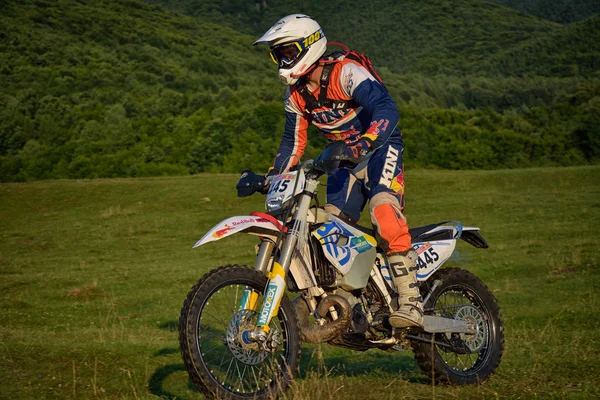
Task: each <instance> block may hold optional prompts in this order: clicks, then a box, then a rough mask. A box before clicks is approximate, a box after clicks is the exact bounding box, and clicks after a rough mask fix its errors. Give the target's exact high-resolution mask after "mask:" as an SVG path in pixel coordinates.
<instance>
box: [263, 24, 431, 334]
mask: <svg viewBox="0 0 600 400" xmlns="http://www.w3.org/2000/svg"><path fill="white" fill-rule="evenodd" d="M257 44H268V45H269V47H270V49H271V57H272V59H273V61H275V62H276V63H277V64H278V67H279V79H280V80H281V81H282V82H283V83H284V84H286V85H287V86H288V87H287V90H286V93H285V100H284V105H285V111H286V122H285V128H284V133H283V137H282V140H281V144H280V146H279V149H278V152H277V156H276V157H275V161H274V164H273V167H272V169H271V171H274V172H280V171H281V172H283V171H286V170H289V169H290V168H291V167H293V166H294V165H295V164H296V163H297V162H298V160H299V159H300V157H301V156H302V154H303V153H304V149H305V147H306V142H307V129H308V126H309V124H311V123H312V124H313V125H315V126H316V127H317V128H318V129H319V131H320V132H321V133H322V134H323V135H324V136H325V137H326V138H327V139H328V140H330V141H336V140H344V141H345V142H346V149H345V154H346V155H348V156H352V157H354V158H358V157H360V156H366V157H367V159H366V160H365V161H363V162H361V163H360V164H359V165H358V166H357V167H356V168H355V169H353V170H352V171H350V170H348V169H338V170H336V171H334V172H333V173H332V174H331V175H330V176H329V177H328V182H327V183H328V187H327V204H326V206H325V210H326V211H327V212H329V213H332V214H335V215H338V216H340V217H341V218H342V219H346V220H349V221H351V222H354V223H357V222H358V220H359V217H360V212H361V211H362V209H363V208H364V206H365V204H366V201H367V200H369V213H370V216H371V222H372V223H373V226H374V227H375V229H376V231H377V236H378V241H379V245H380V246H381V247H382V248H383V249H384V250H385V251H386V253H387V257H388V260H389V263H390V270H391V271H392V275H393V280H394V284H395V286H396V289H397V290H398V293H399V295H400V300H399V307H398V310H397V311H395V312H394V313H392V315H391V316H390V320H389V321H390V324H391V325H392V326H393V327H395V328H404V327H409V326H420V327H423V308H422V299H421V296H420V293H419V288H418V284H417V277H416V275H417V271H416V270H417V267H416V266H415V261H416V259H417V255H416V253H415V251H414V250H413V249H412V246H411V238H410V234H409V233H408V225H407V223H406V218H405V217H404V215H403V214H402V209H403V206H404V179H403V163H402V152H403V150H404V144H403V141H402V134H401V132H400V129H399V128H398V127H397V124H398V121H399V113H398V109H397V107H396V104H395V102H394V100H393V99H392V97H391V96H390V94H389V93H388V92H387V90H386V89H385V87H384V86H383V85H382V84H381V83H380V82H379V81H378V80H377V79H376V78H375V77H374V76H373V74H372V73H371V72H370V71H369V70H368V69H367V68H365V66H364V65H363V64H362V63H361V62H358V61H357V60H355V59H350V58H349V57H346V55H347V54H348V52H346V54H339V53H337V54H334V55H332V56H330V57H324V55H325V51H326V48H327V39H326V37H325V34H324V33H323V30H322V29H321V27H320V25H319V24H318V23H317V22H316V21H315V20H313V19H311V18H310V17H308V16H306V15H303V14H292V15H288V16H286V17H284V18H282V19H281V20H279V21H277V22H276V23H275V25H273V26H272V27H271V28H270V29H269V30H268V31H267V32H266V33H265V34H264V35H263V36H262V37H260V38H259V39H258V40H257V41H256V42H254V45H257ZM317 99H318V100H317Z"/></svg>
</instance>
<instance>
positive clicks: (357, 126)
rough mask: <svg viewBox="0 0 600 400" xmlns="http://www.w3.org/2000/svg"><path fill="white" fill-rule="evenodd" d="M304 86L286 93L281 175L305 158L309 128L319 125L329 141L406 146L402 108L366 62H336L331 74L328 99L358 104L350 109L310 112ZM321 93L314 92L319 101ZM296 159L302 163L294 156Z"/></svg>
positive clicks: (276, 166)
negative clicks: (368, 142) (303, 91)
mask: <svg viewBox="0 0 600 400" xmlns="http://www.w3.org/2000/svg"><path fill="white" fill-rule="evenodd" d="M300 84H303V83H299V84H298V85H300ZM298 87H299V86H297V85H295V86H290V87H288V89H287V91H286V94H285V101H284V105H285V111H286V121H285V129H284V133H283V137H282V140H281V144H280V146H279V150H278V151H277V156H276V157H275V162H274V164H273V167H274V169H275V171H284V170H287V169H289V168H291V167H292V166H294V165H295V164H296V163H297V162H298V160H299V159H300V157H302V155H303V154H304V149H305V147H306V143H307V140H308V136H307V130H308V126H309V124H313V125H315V126H316V127H317V128H318V129H319V131H320V132H321V133H322V134H323V135H324V136H325V137H326V138H327V139H328V140H329V141H336V140H345V141H346V142H347V143H349V144H352V143H354V142H356V141H358V140H359V139H360V138H361V137H363V138H367V139H369V140H371V142H372V143H373V148H377V147H379V146H381V145H383V144H384V143H386V142H390V143H397V144H400V145H402V137H401V134H400V130H399V129H398V127H397V124H398V120H399V118H400V117H399V113H398V108H397V107H396V103H395V102H394V100H393V99H392V97H391V96H390V94H389V93H388V92H387V90H386V89H385V87H383V85H381V83H379V82H378V81H377V80H376V79H375V78H374V77H373V76H372V75H371V74H370V73H369V71H368V70H367V69H366V68H365V67H363V66H362V65H361V64H360V63H358V62H356V61H354V60H350V59H343V60H341V61H339V62H337V63H335V64H334V67H333V68H332V70H331V72H330V78H329V85H328V87H327V98H329V99H331V100H334V101H336V100H337V101H348V102H350V101H351V100H354V101H353V102H350V104H348V105H347V108H344V109H332V108H328V107H324V106H321V107H318V108H315V109H313V110H312V111H311V112H310V113H309V112H308V111H307V109H306V101H305V100H304V98H303V97H302V95H301V94H300V93H299V91H298ZM320 90H321V88H320V87H318V88H317V89H316V90H315V91H314V92H311V94H312V96H314V97H315V98H316V99H318V98H319V92H320ZM294 154H295V155H296V156H297V158H296V157H293V156H292V155H294Z"/></svg>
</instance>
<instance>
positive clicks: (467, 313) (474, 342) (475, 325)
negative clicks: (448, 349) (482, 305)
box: [454, 305, 488, 353]
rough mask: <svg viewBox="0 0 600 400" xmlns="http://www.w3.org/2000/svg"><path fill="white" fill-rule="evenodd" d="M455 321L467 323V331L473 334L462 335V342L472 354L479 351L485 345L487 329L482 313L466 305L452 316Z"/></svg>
mask: <svg viewBox="0 0 600 400" xmlns="http://www.w3.org/2000/svg"><path fill="white" fill-rule="evenodd" d="M454 318H455V319H460V320H463V321H466V322H467V326H468V328H469V330H471V331H472V332H473V333H471V334H464V337H463V342H464V344H465V345H466V346H467V347H468V348H469V350H470V351H471V352H473V353H476V352H478V351H479V350H481V349H482V348H483V347H484V346H485V345H487V337H488V327H487V324H486V319H485V317H484V315H483V313H482V312H481V311H480V310H479V309H478V308H476V307H473V306H472V305H466V306H463V307H461V308H459V309H458V311H456V313H455V314H454Z"/></svg>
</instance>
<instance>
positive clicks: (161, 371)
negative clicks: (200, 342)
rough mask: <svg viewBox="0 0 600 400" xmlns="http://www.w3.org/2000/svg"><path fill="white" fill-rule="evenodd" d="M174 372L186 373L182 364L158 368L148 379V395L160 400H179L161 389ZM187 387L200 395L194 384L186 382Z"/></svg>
mask: <svg viewBox="0 0 600 400" xmlns="http://www.w3.org/2000/svg"><path fill="white" fill-rule="evenodd" d="M163 350H166V349H163ZM161 351H162V350H161ZM176 372H186V370H185V367H184V365H183V364H167V365H164V366H162V367H160V368H158V369H157V370H156V371H154V374H152V376H151V377H150V380H149V381H148V389H149V390H150V393H152V394H153V395H155V396H158V397H160V398H161V399H168V400H175V399H180V400H181V399H182V397H181V396H176V395H174V394H173V393H170V392H168V391H166V390H165V389H164V388H163V383H164V381H165V380H166V379H167V377H168V376H169V375H171V374H174V373H176ZM187 386H188V389H189V390H191V391H193V392H196V393H197V394H200V391H199V390H198V389H197V388H196V387H195V386H194V384H193V383H192V382H191V381H190V380H188V383H187Z"/></svg>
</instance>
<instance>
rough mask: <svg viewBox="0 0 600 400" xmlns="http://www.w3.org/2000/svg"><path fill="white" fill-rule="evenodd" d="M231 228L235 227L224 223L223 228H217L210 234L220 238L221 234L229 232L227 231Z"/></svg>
mask: <svg viewBox="0 0 600 400" xmlns="http://www.w3.org/2000/svg"><path fill="white" fill-rule="evenodd" d="M233 229H235V228H232V227H231V226H229V225H228V224H225V228H223V229H219V230H217V231H215V233H213V234H212V236H213V237H214V238H217V239H220V238H222V237H223V236H225V235H226V234H227V232H229V231H231V230H233Z"/></svg>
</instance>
